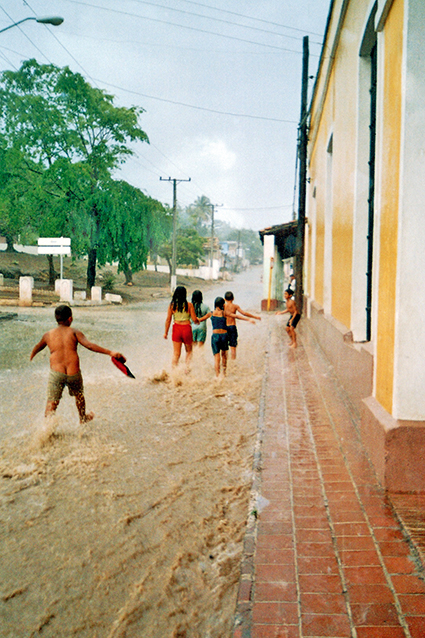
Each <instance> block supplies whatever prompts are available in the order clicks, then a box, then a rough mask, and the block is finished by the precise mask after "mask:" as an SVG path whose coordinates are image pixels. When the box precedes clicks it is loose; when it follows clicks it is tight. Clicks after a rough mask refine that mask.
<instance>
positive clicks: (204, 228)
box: [186, 195, 212, 237]
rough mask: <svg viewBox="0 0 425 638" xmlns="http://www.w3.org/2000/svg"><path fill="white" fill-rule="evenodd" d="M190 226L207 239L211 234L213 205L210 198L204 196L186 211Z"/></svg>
mask: <svg viewBox="0 0 425 638" xmlns="http://www.w3.org/2000/svg"><path fill="white" fill-rule="evenodd" d="M186 213H187V218H188V225H189V226H191V227H192V228H195V230H196V231H197V232H198V233H199V234H200V235H202V237H206V236H207V235H208V234H209V232H210V226H211V216H212V204H211V201H210V199H209V198H208V197H206V196H205V195H202V196H201V197H198V198H197V199H196V201H195V202H194V203H193V204H191V205H190V206H188V207H187V209H186Z"/></svg>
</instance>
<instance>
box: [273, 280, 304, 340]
mask: <svg viewBox="0 0 425 638" xmlns="http://www.w3.org/2000/svg"><path fill="white" fill-rule="evenodd" d="M283 294H284V297H285V300H286V310H281V311H280V312H277V313H276V314H277V315H284V314H285V313H286V312H289V313H290V315H291V316H290V317H289V320H288V323H287V324H286V332H287V333H288V335H289V338H290V340H291V343H290V344H289V347H290V348H296V347H297V335H296V332H295V328H296V326H297V323H298V322H299V320H300V319H301V315H300V313H299V312H298V308H297V305H296V303H295V301H294V300H293V299H292V295H293V294H294V293H293V291H292V290H291V289H290V288H288V290H285V292H284V293H283Z"/></svg>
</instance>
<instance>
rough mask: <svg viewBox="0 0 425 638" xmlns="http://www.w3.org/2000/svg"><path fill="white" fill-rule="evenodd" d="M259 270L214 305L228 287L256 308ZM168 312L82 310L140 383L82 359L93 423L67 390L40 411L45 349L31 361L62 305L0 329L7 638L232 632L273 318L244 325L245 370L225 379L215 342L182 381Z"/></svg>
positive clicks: (0, 537)
mask: <svg viewBox="0 0 425 638" xmlns="http://www.w3.org/2000/svg"><path fill="white" fill-rule="evenodd" d="M260 275H261V270H260V269H253V270H251V271H249V272H247V273H244V274H242V275H239V276H237V277H236V278H235V280H234V282H232V283H231V284H225V285H224V287H223V289H222V287H221V286H220V287H217V288H215V289H212V290H210V291H209V292H208V293H206V295H205V301H206V302H207V303H208V304H209V305H210V306H212V304H213V300H214V297H215V296H216V295H217V294H220V295H222V294H223V293H224V291H225V290H224V289H229V288H230V289H233V290H234V292H235V298H236V301H237V302H238V303H240V305H241V306H242V307H243V308H247V309H251V310H252V311H254V312H258V311H259V307H260V299H261V283H260ZM166 305H167V300H161V301H157V302H153V303H150V304H139V305H135V306H132V307H123V308H110V307H108V308H96V309H94V308H88V309H87V308H86V309H83V308H76V309H75V310H74V317H75V318H74V326H76V327H78V328H79V329H81V330H82V331H83V332H84V333H85V334H86V336H87V337H88V338H89V339H90V340H92V341H94V342H96V343H100V344H102V345H104V346H105V347H109V348H114V349H115V348H116V349H117V350H120V351H122V352H124V353H125V354H126V356H127V359H128V364H129V367H130V368H131V369H132V371H133V372H134V374H135V375H136V379H135V380H131V379H128V378H126V377H124V375H122V374H121V373H120V372H119V371H118V370H117V369H116V368H115V367H114V366H113V365H112V363H111V362H110V360H109V358H108V357H105V356H103V355H99V354H95V353H92V352H89V351H87V350H84V349H81V350H82V351H81V353H80V355H81V365H82V371H83V376H84V382H85V390H86V399H87V406H88V409H91V410H94V412H95V414H96V417H95V420H94V421H93V422H91V423H89V424H87V425H85V426H80V425H79V423H78V418H77V412H76V408H75V404H74V401H73V400H72V399H71V398H70V397H69V396H64V397H63V399H62V402H61V404H60V406H59V409H58V411H57V415H56V416H55V417H53V418H52V419H49V420H45V419H44V417H43V410H44V403H45V393H46V383H47V375H48V354H47V352H42V353H40V354H39V355H37V357H36V358H35V359H34V361H33V362H32V363H30V362H29V361H28V357H29V353H30V351H31V348H32V346H33V345H34V344H35V343H36V342H37V341H38V340H39V338H40V337H41V335H42V334H43V332H45V331H46V330H48V329H50V328H51V327H53V325H54V321H53V312H52V310H51V309H44V308H43V309H42V308H40V309H38V308H34V309H30V310H28V309H21V310H19V311H18V318H17V319H16V320H14V321H8V322H2V324H0V338H1V341H0V349H1V356H0V406H1V423H0V438H1V452H0V470H1V481H0V498H1V500H0V526H1V527H0V579H1V580H0V636H1V638H6V637H7V638H18V637H19V638H21V637H22V638H23V637H25V638H27V637H28V638H30V637H33V636H39V635H41V636H44V637H48V638H50V637H55V638H58V637H59V636H60V637H61V638H68V637H71V636H78V637H81V638H118V637H126V638H141V637H143V638H168V637H169V638H172V637H173V638H177V637H178V638H184V637H187V638H198V637H199V638H225V637H226V636H230V635H231V629H232V625H233V615H234V611H235V604H236V595H237V584H238V579H239V569H240V558H241V552H242V542H243V536H244V530H245V523H246V518H247V514H248V505H249V495H250V488H251V480H252V455H253V449H254V445H255V440H256V429H257V421H258V406H259V400H260V393H261V381H262V376H263V370H264V348H265V346H266V340H267V319H265V320H263V321H262V322H261V323H258V324H257V325H255V326H253V325H251V324H249V323H247V322H239V325H238V328H239V333H240V345H239V347H238V358H237V361H236V362H234V363H233V365H230V366H229V372H228V376H227V378H226V379H224V380H219V381H217V380H215V378H214V369H213V358H212V354H211V348H210V345H209V338H208V339H207V343H206V345H205V348H204V350H203V351H202V352H200V351H196V352H195V357H194V361H193V365H192V370H191V372H190V374H185V372H184V367H183V366H181V367H180V368H179V369H178V370H177V372H176V373H172V371H171V367H170V360H171V349H172V347H171V341H170V340H168V341H165V340H164V339H163V329H164V321H165V313H166ZM209 324H210V322H209ZM208 333H209V335H210V334H211V325H208Z"/></svg>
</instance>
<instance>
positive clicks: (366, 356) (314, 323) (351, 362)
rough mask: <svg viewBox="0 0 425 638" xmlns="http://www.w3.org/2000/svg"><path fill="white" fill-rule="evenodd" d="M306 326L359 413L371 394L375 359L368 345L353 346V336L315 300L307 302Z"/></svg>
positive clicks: (305, 306)
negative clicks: (326, 313)
mask: <svg viewBox="0 0 425 638" xmlns="http://www.w3.org/2000/svg"><path fill="white" fill-rule="evenodd" d="M304 308H305V309H306V311H307V318H308V321H307V324H308V327H309V329H310V330H311V331H312V332H313V334H314V336H315V337H316V339H317V341H318V342H319V344H320V347H321V348H322V350H323V352H324V353H325V355H326V358H327V359H328V360H329V362H330V363H331V364H332V366H333V368H334V370H335V374H336V375H337V377H338V379H339V381H340V383H341V384H342V385H343V387H344V389H345V390H346V392H347V394H348V396H349V397H350V399H351V401H352V403H353V405H354V406H355V407H356V408H357V410H358V412H359V413H360V412H361V410H362V401H363V399H365V398H366V397H369V396H371V395H372V389H373V356H372V352H371V349H370V345H369V344H368V343H354V342H353V335H352V333H351V332H350V331H349V330H347V328H346V327H345V326H343V325H342V324H341V323H340V322H339V321H337V320H336V319H334V318H333V317H328V316H325V314H324V312H323V308H321V306H319V304H317V303H316V302H315V301H311V300H308V299H307V300H306V301H305V304H304Z"/></svg>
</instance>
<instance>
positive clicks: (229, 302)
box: [224, 290, 261, 359]
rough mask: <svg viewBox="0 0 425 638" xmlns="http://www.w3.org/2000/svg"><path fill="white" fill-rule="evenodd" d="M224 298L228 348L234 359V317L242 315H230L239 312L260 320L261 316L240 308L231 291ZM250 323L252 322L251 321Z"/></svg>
mask: <svg viewBox="0 0 425 638" xmlns="http://www.w3.org/2000/svg"><path fill="white" fill-rule="evenodd" d="M224 299H225V301H226V303H225V306H224V312H225V314H226V323H227V335H228V337H229V348H230V358H231V359H236V347H237V345H238V329H237V328H236V319H243V317H237V316H236V317H232V315H236V313H237V312H239V313H240V314H241V315H243V316H244V317H249V318H250V319H257V320H258V321H261V317H257V315H252V314H251V313H250V312H246V310H242V308H241V307H240V306H238V305H237V304H235V302H234V296H233V292H230V290H229V291H228V292H226V294H225V295H224ZM245 321H249V319H248V320H247V319H245ZM251 323H254V322H253V321H251Z"/></svg>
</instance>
